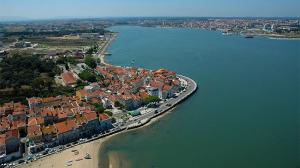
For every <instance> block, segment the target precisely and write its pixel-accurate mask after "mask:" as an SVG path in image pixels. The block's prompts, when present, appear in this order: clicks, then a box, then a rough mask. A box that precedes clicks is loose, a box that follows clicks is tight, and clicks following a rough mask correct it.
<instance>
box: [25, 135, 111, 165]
mask: <svg viewBox="0 0 300 168" xmlns="http://www.w3.org/2000/svg"><path fill="white" fill-rule="evenodd" d="M107 138H108V137H105V138H101V139H98V140H95V141H92V142H89V143H85V144H81V145H78V146H75V147H72V148H70V149H67V150H64V151H62V152H60V153H57V154H53V155H50V156H47V157H45V158H42V159H39V160H37V161H34V162H31V163H28V164H25V165H22V166H20V167H22V168H28V167H30V168H40V167H43V168H53V167H54V168H61V167H72V168H82V167H84V168H92V167H98V152H99V148H100V146H101V144H102V143H103V142H104V141H105V140H106V139H107ZM74 150H77V151H78V152H79V153H78V154H77V155H76V154H75V153H76V152H73V151H74ZM86 153H89V154H90V156H91V159H85V158H84V156H85V155H86ZM67 162H68V163H69V165H70V166H67V165H66V163H67Z"/></svg>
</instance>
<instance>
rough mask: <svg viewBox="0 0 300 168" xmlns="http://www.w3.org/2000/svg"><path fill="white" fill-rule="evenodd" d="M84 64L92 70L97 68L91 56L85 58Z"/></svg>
mask: <svg viewBox="0 0 300 168" xmlns="http://www.w3.org/2000/svg"><path fill="white" fill-rule="evenodd" d="M84 63H85V64H86V65H88V66H89V67H90V68H92V69H95V68H96V67H97V62H96V60H95V59H94V58H93V57H92V56H90V55H88V56H86V57H85V59H84Z"/></svg>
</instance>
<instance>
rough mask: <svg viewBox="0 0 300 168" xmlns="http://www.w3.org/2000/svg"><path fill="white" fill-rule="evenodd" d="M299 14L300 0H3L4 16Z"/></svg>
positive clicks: (0, 13)
mask: <svg viewBox="0 0 300 168" xmlns="http://www.w3.org/2000/svg"><path fill="white" fill-rule="evenodd" d="M132 16H190V17H210V16H211V17H300V0H0V18H1V17H22V18H27V19H44V18H60V17H66V18H76V17H132Z"/></svg>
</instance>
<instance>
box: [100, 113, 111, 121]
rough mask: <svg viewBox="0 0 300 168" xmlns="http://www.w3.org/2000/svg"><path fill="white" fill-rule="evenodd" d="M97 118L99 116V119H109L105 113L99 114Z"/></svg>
mask: <svg viewBox="0 0 300 168" xmlns="http://www.w3.org/2000/svg"><path fill="white" fill-rule="evenodd" d="M99 118H100V120H101V121H105V120H108V119H109V116H108V115H107V114H100V115H99Z"/></svg>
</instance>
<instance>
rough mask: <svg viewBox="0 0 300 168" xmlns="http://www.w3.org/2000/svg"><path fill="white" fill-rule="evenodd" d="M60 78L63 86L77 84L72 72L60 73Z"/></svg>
mask: <svg viewBox="0 0 300 168" xmlns="http://www.w3.org/2000/svg"><path fill="white" fill-rule="evenodd" d="M61 77H62V81H63V84H64V86H74V85H75V84H76V82H77V79H76V78H75V75H74V74H73V72H70V71H68V72H64V73H62V74H61Z"/></svg>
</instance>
